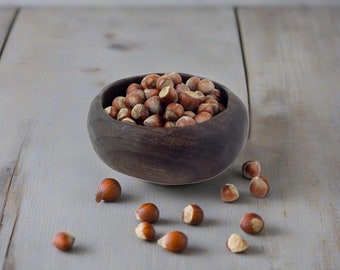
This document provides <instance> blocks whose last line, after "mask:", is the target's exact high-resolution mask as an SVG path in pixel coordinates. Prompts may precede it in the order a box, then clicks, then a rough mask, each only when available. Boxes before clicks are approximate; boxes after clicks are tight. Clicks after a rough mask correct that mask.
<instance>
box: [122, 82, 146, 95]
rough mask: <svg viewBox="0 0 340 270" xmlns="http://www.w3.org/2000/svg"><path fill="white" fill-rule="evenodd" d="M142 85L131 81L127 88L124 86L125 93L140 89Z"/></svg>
mask: <svg viewBox="0 0 340 270" xmlns="http://www.w3.org/2000/svg"><path fill="white" fill-rule="evenodd" d="M142 89H143V88H142V86H141V85H140V84H138V83H131V84H130V85H129V86H128V88H126V94H127V95H128V94H130V93H132V92H134V91H136V90H142Z"/></svg>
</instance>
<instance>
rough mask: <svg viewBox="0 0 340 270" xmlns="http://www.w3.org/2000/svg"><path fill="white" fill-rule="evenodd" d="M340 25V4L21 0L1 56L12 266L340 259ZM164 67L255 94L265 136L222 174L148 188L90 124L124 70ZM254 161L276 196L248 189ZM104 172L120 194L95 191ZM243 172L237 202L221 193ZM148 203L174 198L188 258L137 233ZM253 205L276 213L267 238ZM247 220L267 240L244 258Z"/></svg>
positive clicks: (175, 222) (3, 180)
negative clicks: (95, 102) (64, 243)
mask: <svg viewBox="0 0 340 270" xmlns="http://www.w3.org/2000/svg"><path fill="white" fill-rule="evenodd" d="M236 15H237V16H236ZM0 18H1V16H0ZM237 18H238V20H239V22H238V23H239V26H240V32H241V33H240V35H241V38H242V45H243V49H244V58H245V64H246V71H247V80H248V86H249V89H248V91H249V96H248V95H247V80H246V76H245V73H244V71H245V69H244V66H243V59H242V46H241V44H240V39H239V32H238V27H237ZM9 20H10V19H7V20H4V21H3V19H1V20H0V22H1V24H0V33H1V32H3V31H5V32H6V29H7V28H8V21H9ZM6 22H7V23H6ZM339 24H340V9H334V8H333V9H330V8H329V9H327V8H317V9H316V8H315V9H310V8H294V7H293V8H286V9H275V8H241V9H237V11H236V14H235V12H234V10H233V9H231V8H193V7H187V8H184V9H183V8H180V9H179V8H178V9H176V8H153V9H150V8H119V9H117V8H112V9H107V8H106V9H102V8H91V9H86V8H83V9H80V8H74V9H63V8H57V9H56V8H33V9H21V10H20V12H19V14H18V16H17V18H16V22H15V24H14V27H13V29H12V30H11V35H10V37H9V39H8V42H7V44H6V50H5V51H4V54H3V55H2V57H1V59H0V97H1V98H0V110H1V111H0V112H1V113H0V130H1V140H0V149H1V154H0V195H1V198H0V203H1V204H0V206H2V208H1V209H2V210H1V211H2V212H1V213H2V215H1V216H2V218H1V219H2V222H1V227H0V267H1V266H2V268H3V269H102V268H104V269H136V268H137V267H138V269H150V268H151V269H160V268H162V269H175V268H176V269H208V268H212V269H226V268H234V269H247V268H249V265H251V266H252V268H254V269H336V266H337V265H339V264H340V259H339V253H340V250H339V249H340V247H339V243H340V241H339V240H340V239H339V231H340V228H339V224H340V222H339V208H340V202H339V198H338V196H337V195H338V194H337V193H338V192H339V189H340V186H339V181H338V180H337V177H338V175H339V174H340V169H339V165H338V160H339V137H340V136H339V135H340V132H339V131H340V124H339V118H338V116H339V105H338V103H339V101H340V97H339V94H338V93H339V89H338V85H339V80H340V79H339V76H338V74H339V66H340V59H339V57H340V45H339V38H340V33H339V31H340V30H339ZM4 29H5V30H4ZM154 71H159V72H163V71H182V72H188V73H194V74H198V75H202V76H206V77H210V78H212V79H214V80H217V81H220V82H221V83H223V84H225V85H227V86H228V87H230V88H231V89H232V90H233V91H234V92H235V93H236V94H237V95H239V96H240V97H241V98H242V100H243V101H244V102H245V103H246V104H248V98H249V101H250V103H249V104H250V107H249V110H250V115H251V134H250V138H249V141H248V143H247V145H246V147H245V149H244V150H243V152H242V153H241V155H240V156H239V157H238V159H237V160H236V161H235V162H234V164H233V165H232V166H231V167H230V168H229V169H228V170H227V171H226V172H225V173H223V174H222V175H221V176H219V177H217V178H216V179H214V180H213V181H211V182H207V183H202V184H198V185H192V186H181V187H162V186H156V185H151V184H146V183H142V182H139V181H136V180H135V179H131V178H129V177H126V176H124V175H121V174H119V173H116V172H113V171H112V170H110V169H109V168H108V167H106V166H105V165H104V164H103V163H102V162H101V161H100V160H99V158H98V157H97V156H96V155H95V153H94V151H93V149H92V147H91V145H90V141H89V138H88V135H87V130H86V117H87V110H88V106H89V103H90V102H91V100H92V98H93V97H94V96H95V95H96V94H97V92H98V91H99V90H100V89H101V88H102V87H103V86H104V85H105V84H107V83H109V82H111V81H114V80H116V79H118V78H122V77H125V76H129V75H133V74H141V73H149V72H154ZM247 159H258V160H260V162H261V163H262V166H263V174H265V175H266V176H267V177H268V178H269V180H270V183H271V187H272V189H271V193H270V195H269V196H268V197H266V198H264V199H256V198H254V197H252V196H250V195H249V194H248V190H247V184H248V181H247V180H244V179H243V178H242V176H241V174H240V168H241V166H242V163H243V162H244V161H245V160H247ZM104 177H115V178H117V179H118V180H119V181H120V182H121V185H122V188H123V195H122V197H121V199H120V200H119V201H118V202H116V203H100V204H97V203H96V202H95V200H94V194H95V192H96V188H97V185H98V184H99V182H100V181H101V179H102V178H104ZM227 182H229V183H234V184H235V185H237V186H238V187H239V189H240V192H241V197H240V200H239V201H237V202H235V203H233V204H225V203H222V202H220V199H219V190H220V187H221V186H222V185H223V184H224V183H227ZM148 201H151V202H154V203H155V204H157V205H158V206H159V208H160V212H161V219H160V221H159V222H158V223H157V224H156V225H155V228H156V230H157V235H158V236H161V235H162V234H163V233H166V232H167V231H169V230H182V231H183V232H185V233H186V234H187V235H188V237H189V247H188V249H187V250H186V251H185V252H184V253H183V254H180V255H178V254H172V253H168V252H166V251H164V250H162V249H161V248H160V247H158V246H157V245H156V244H155V243H145V242H143V241H141V240H139V239H137V238H136V236H135V234H134V231H133V229H134V227H135V226H136V225H137V224H138V222H137V220H136V219H135V216H134V210H135V209H136V208H137V207H138V205H139V204H141V203H143V202H148ZM189 203H197V204H200V205H201V207H202V208H203V210H204V211H205V216H206V219H205V222H204V223H203V224H202V225H201V226H199V227H189V226H187V225H185V224H182V222H181V220H180V219H181V211H182V209H183V208H184V207H185V206H186V205H187V204H189ZM249 211H254V212H257V213H259V214H261V215H262V216H263V218H264V219H265V221H266V228H265V230H264V232H263V234H262V235H259V236H248V235H245V234H244V233H242V232H241V230H240V228H239V226H238V222H239V219H240V217H241V216H242V215H243V214H244V213H246V212H249ZM62 230H68V231H70V232H72V234H73V235H74V236H75V237H76V242H75V246H74V249H73V250H72V251H71V252H70V253H62V252H59V251H57V250H56V249H55V248H54V247H53V246H52V245H51V238H52V236H53V235H54V234H55V233H56V232H59V231H62ZM234 232H237V233H240V234H242V235H243V236H244V237H245V238H246V239H247V241H248V242H249V243H250V245H251V248H250V249H249V250H248V251H247V252H246V253H245V254H243V255H235V254H231V253H230V252H228V251H227V250H226V248H225V241H226V239H227V237H228V236H229V235H230V234H231V233H234Z"/></svg>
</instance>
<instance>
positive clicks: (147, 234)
mask: <svg viewBox="0 0 340 270" xmlns="http://www.w3.org/2000/svg"><path fill="white" fill-rule="evenodd" d="M135 233H136V235H137V237H138V238H140V239H143V240H145V241H153V240H155V238H156V231H155V228H154V227H153V225H152V224H151V223H149V222H146V221H143V222H141V223H139V224H138V226H137V227H136V228H135Z"/></svg>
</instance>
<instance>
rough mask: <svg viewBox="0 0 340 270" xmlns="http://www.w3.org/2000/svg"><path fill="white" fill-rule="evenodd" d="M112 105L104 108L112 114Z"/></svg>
mask: <svg viewBox="0 0 340 270" xmlns="http://www.w3.org/2000/svg"><path fill="white" fill-rule="evenodd" d="M111 108H112V106H108V107H106V108H105V109H104V111H105V112H106V113H107V114H110V112H111Z"/></svg>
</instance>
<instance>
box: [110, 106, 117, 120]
mask: <svg viewBox="0 0 340 270" xmlns="http://www.w3.org/2000/svg"><path fill="white" fill-rule="evenodd" d="M110 107H111V110H110V113H109V114H110V116H111V117H112V118H114V119H116V118H117V115H118V111H119V110H118V109H116V108H115V107H113V106H110Z"/></svg>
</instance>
